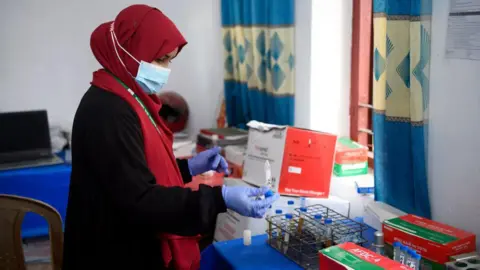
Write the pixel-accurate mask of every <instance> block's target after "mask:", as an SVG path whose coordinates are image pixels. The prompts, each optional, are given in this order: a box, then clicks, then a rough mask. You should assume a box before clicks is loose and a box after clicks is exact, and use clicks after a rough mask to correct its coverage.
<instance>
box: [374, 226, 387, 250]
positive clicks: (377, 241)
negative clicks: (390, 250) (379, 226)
mask: <svg viewBox="0 0 480 270" xmlns="http://www.w3.org/2000/svg"><path fill="white" fill-rule="evenodd" d="M373 237H374V239H373V244H372V251H373V252H375V253H377V254H380V255H383V254H384V253H385V242H384V238H383V232H380V231H376V232H375V233H374V234H373Z"/></svg>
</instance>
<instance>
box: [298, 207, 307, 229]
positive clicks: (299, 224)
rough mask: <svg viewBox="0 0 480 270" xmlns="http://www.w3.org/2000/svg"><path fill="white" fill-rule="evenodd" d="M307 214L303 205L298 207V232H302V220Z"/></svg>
mask: <svg viewBox="0 0 480 270" xmlns="http://www.w3.org/2000/svg"><path fill="white" fill-rule="evenodd" d="M306 214H307V208H305V207H300V218H299V219H298V228H297V230H298V233H302V230H303V222H304V220H305V217H306Z"/></svg>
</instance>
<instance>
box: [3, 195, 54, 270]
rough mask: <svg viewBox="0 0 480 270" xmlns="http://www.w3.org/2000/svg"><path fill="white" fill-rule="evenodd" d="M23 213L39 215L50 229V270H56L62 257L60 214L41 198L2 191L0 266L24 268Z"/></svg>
mask: <svg viewBox="0 0 480 270" xmlns="http://www.w3.org/2000/svg"><path fill="white" fill-rule="evenodd" d="M27 212H33V213H36V214H39V215H41V216H43V217H44V218H45V219H46V220H47V222H48V225H49V229H50V243H51V254H52V269H54V270H57V269H60V268H61V267H62V259H63V258H62V256H63V254H62V253H63V231H62V218H61V217H60V214H59V213H58V212H57V211H56V210H55V209H54V208H53V207H51V206H50V205H48V204H46V203H43V202H41V201H37V200H34V199H30V198H25V197H20V196H13V195H5V194H0V269H12V270H16V269H19V270H20V269H21V270H24V269H26V266H25V258H24V255H23V247H22V236H21V226H22V221H23V218H24V216H25V214H26V213H27Z"/></svg>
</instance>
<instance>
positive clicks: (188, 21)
mask: <svg viewBox="0 0 480 270" xmlns="http://www.w3.org/2000/svg"><path fill="white" fill-rule="evenodd" d="M142 2H143V3H145V4H150V5H152V6H156V7H158V8H159V9H161V10H163V11H164V12H165V13H166V14H167V15H168V16H169V17H170V18H171V19H172V20H173V21H174V22H175V23H176V24H177V26H178V28H179V29H180V30H181V31H182V33H183V34H184V35H185V37H186V39H187V41H188V42H189V44H188V46H187V47H185V49H184V50H183V51H182V53H181V54H180V56H179V57H178V58H176V59H175V61H174V63H173V64H172V75H171V79H170V81H169V83H168V87H167V88H168V89H171V90H175V91H178V92H179V93H180V94H182V95H183V96H184V97H185V98H186V99H187V102H188V103H189V104H190V107H191V122H190V123H191V124H190V127H189V130H190V131H191V134H195V131H196V130H198V129H199V128H201V127H205V126H211V125H213V124H214V123H215V122H214V119H215V116H214V113H215V108H216V106H217V97H218V95H219V93H220V91H222V89H223V80H222V77H223V60H222V58H223V55H222V53H221V52H222V50H221V48H222V47H221V46H222V43H221V34H220V33H221V32H220V27H221V26H220V5H219V3H220V0H202V1H196V0H176V1H171V0H159V1H158V0H146V1H145V0H144V1H142ZM134 3H139V2H138V1H132V0H117V1H93V0H85V1H63V0H43V1H32V0H15V1H14V0H8V1H4V3H2V8H0V24H1V25H2V27H0V36H1V37H2V42H1V43H0V82H1V88H0V111H12V110H28V109H47V110H48V112H49V116H50V122H51V123H52V124H61V125H66V126H70V125H71V122H72V120H73V115H74V113H75V110H76V108H77V106H78V102H79V101H80V99H81V97H82V95H83V94H84V92H85V91H86V90H87V89H88V87H89V82H90V81H91V77H92V76H91V74H92V72H93V71H94V70H96V69H97V68H99V65H98V64H97V62H96V60H95V59H94V57H93V55H92V53H91V51H90V45H89V44H90V34H91V32H92V31H93V30H94V29H95V28H96V27H97V26H98V25H99V24H100V23H103V22H105V21H109V20H113V19H114V18H115V16H116V15H117V13H118V12H119V11H120V10H121V9H123V8H124V7H126V6H128V5H130V4H134ZM187 7H188V8H187Z"/></svg>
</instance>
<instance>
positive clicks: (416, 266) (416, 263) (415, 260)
mask: <svg viewBox="0 0 480 270" xmlns="http://www.w3.org/2000/svg"><path fill="white" fill-rule="evenodd" d="M421 260H422V256H421V255H420V254H418V253H415V254H414V256H413V260H412V263H411V264H410V268H412V269H415V270H416V269H420V261H421Z"/></svg>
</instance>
